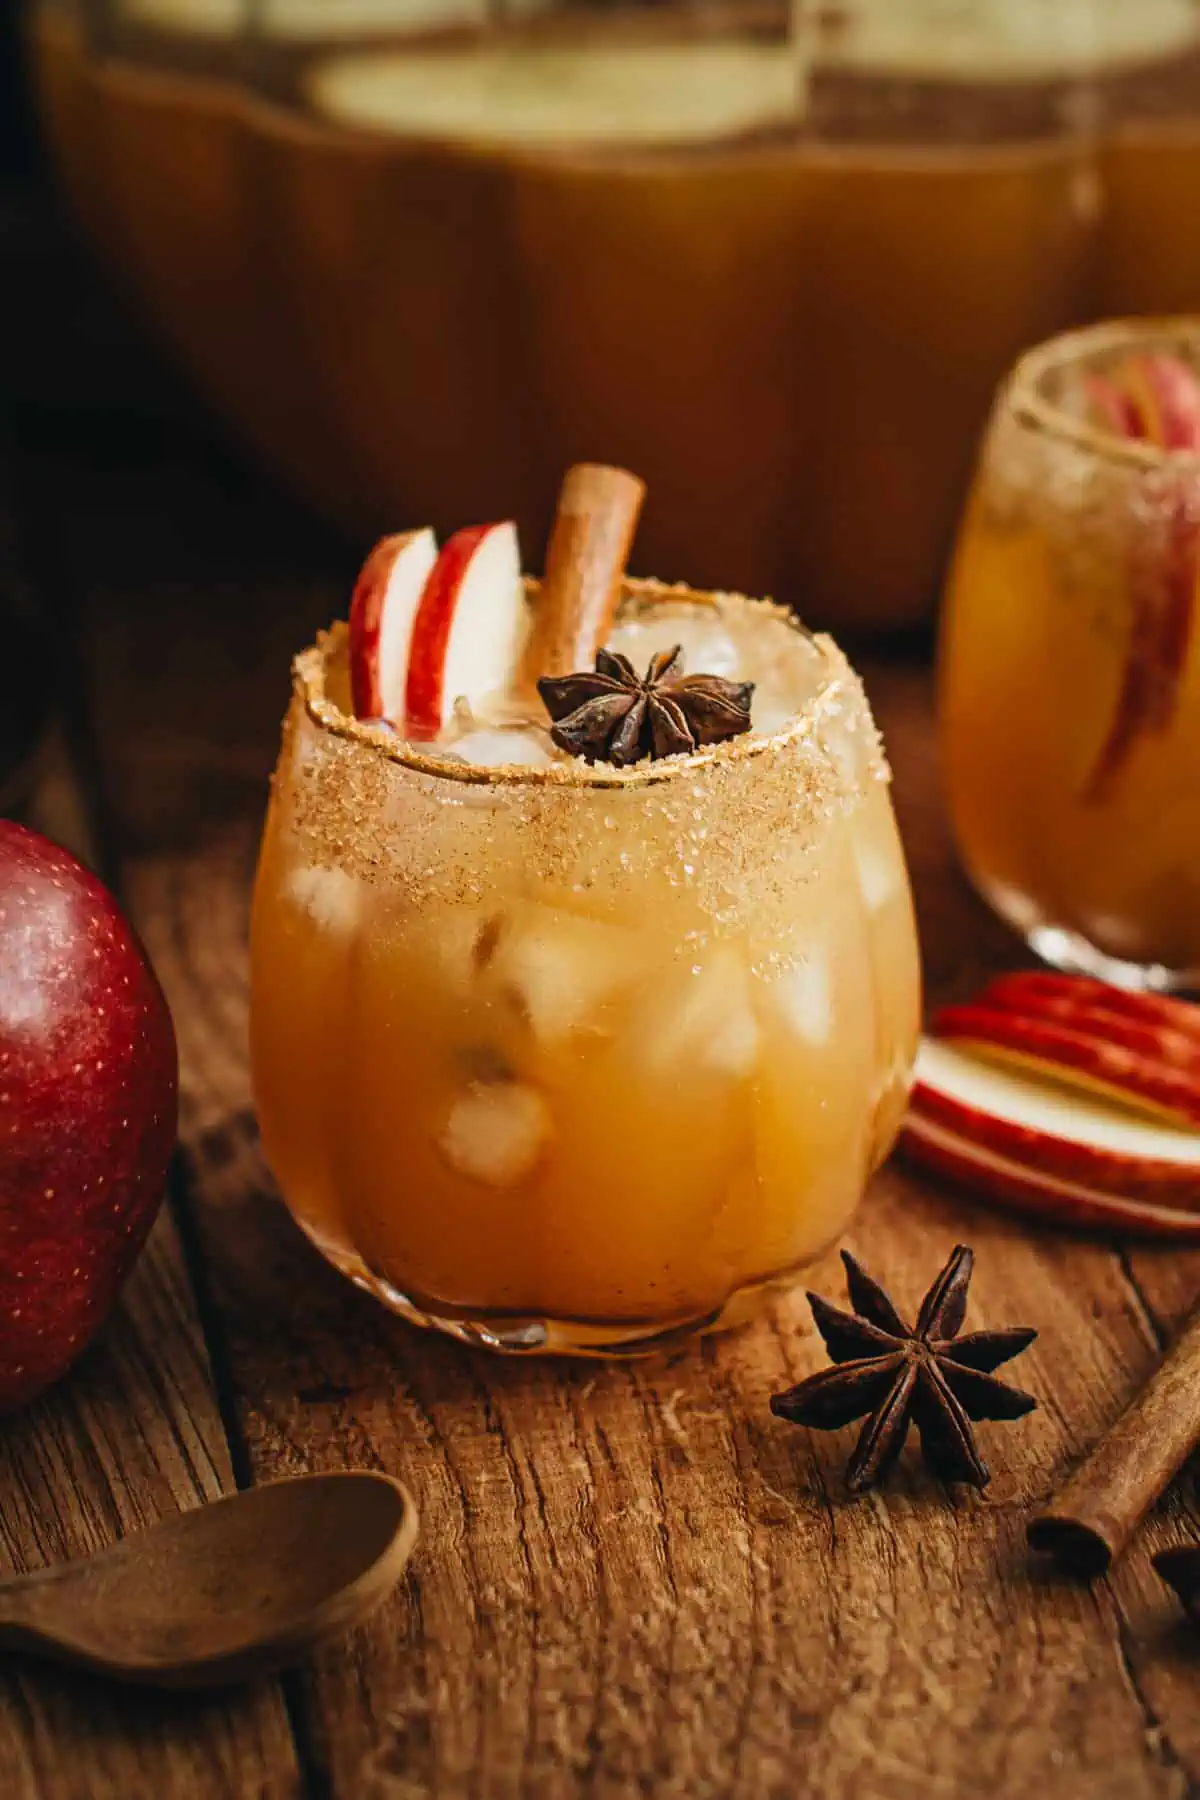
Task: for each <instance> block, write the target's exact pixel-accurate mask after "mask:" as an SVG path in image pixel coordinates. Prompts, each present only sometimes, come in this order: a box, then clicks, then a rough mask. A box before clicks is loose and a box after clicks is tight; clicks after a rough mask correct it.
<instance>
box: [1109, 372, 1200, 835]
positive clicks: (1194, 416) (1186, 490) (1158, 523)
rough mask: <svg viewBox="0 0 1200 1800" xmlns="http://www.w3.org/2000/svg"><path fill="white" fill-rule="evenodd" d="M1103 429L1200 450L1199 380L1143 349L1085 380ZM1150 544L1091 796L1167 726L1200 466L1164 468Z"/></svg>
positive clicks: (1140, 564) (1191, 614)
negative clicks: (1146, 739) (1148, 736)
mask: <svg viewBox="0 0 1200 1800" xmlns="http://www.w3.org/2000/svg"><path fill="white" fill-rule="evenodd" d="M1086 388H1087V396H1088V400H1089V402H1090V405H1091V411H1092V416H1093V420H1094V422H1095V423H1096V424H1098V425H1100V426H1102V427H1104V428H1105V429H1106V430H1108V431H1111V432H1113V433H1114V434H1115V435H1116V436H1118V437H1123V438H1128V439H1130V440H1131V441H1133V442H1138V443H1144V444H1147V445H1152V446H1154V447H1156V448H1158V449H1160V450H1166V451H1193V452H1200V376H1197V374H1196V372H1195V370H1193V369H1192V368H1191V367H1190V366H1189V365H1188V364H1187V363H1186V362H1184V361H1183V359H1182V358H1181V357H1177V356H1170V355H1167V354H1165V353H1163V352H1151V351H1144V352H1139V353H1137V354H1135V355H1131V356H1127V357H1125V358H1124V359H1123V360H1122V361H1121V362H1120V363H1119V364H1118V365H1117V366H1116V367H1115V368H1114V369H1113V370H1112V371H1111V372H1109V373H1106V374H1097V373H1093V374H1090V375H1089V376H1088V377H1087V381H1086ZM1156 512H1157V517H1156V519H1155V522H1154V523H1155V529H1154V530H1153V531H1152V532H1151V534H1150V536H1151V538H1152V539H1153V541H1152V542H1149V543H1145V544H1140V543H1139V545H1138V547H1137V549H1136V551H1135V554H1134V557H1133V559H1132V561H1131V566H1130V570H1129V580H1130V584H1131V589H1132V592H1131V621H1130V631H1129V647H1128V650H1127V652H1126V662H1125V673H1124V678H1123V680H1122V683H1121V689H1120V693H1119V695H1118V698H1117V706H1116V711H1115V713H1114V715H1113V719H1112V723H1111V725H1110V727H1109V731H1108V735H1107V737H1106V738H1105V740H1104V743H1103V745H1102V747H1101V751H1100V755H1099V757H1098V759H1097V761H1096V764H1095V766H1094V768H1093V770H1092V773H1091V775H1090V777H1089V779H1088V783H1087V787H1086V789H1085V793H1084V797H1085V798H1086V799H1089V800H1096V801H1101V800H1103V799H1105V797H1106V796H1107V795H1108V794H1110V793H1111V792H1112V789H1113V787H1114V785H1115V783H1116V782H1117V781H1118V779H1119V778H1120V775H1121V771H1122V770H1123V768H1124V767H1125V764H1126V763H1127V761H1128V760H1129V757H1130V755H1131V754H1132V752H1133V750H1134V749H1135V747H1136V745H1137V743H1138V741H1139V739H1140V738H1141V737H1142V736H1144V735H1145V734H1146V733H1147V732H1163V731H1166V730H1168V729H1169V727H1170V725H1171V722H1172V720H1173V718H1174V716H1175V709H1176V706H1177V704H1178V700H1179V690H1180V686H1181V683H1182V680H1183V673H1184V669H1185V668H1186V665H1187V658H1188V650H1189V647H1190V644H1191V640H1192V633H1193V630H1194V627H1195V612H1196V584H1197V578H1198V573H1200V469H1188V468H1186V467H1185V468H1179V469H1175V468H1173V467H1171V466H1169V465H1167V466H1164V468H1163V470H1162V472H1161V493H1160V494H1159V495H1158V497H1157V507H1156Z"/></svg>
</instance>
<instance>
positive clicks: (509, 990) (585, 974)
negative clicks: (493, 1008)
mask: <svg viewBox="0 0 1200 1800" xmlns="http://www.w3.org/2000/svg"><path fill="white" fill-rule="evenodd" d="M635 943H636V940H635V938H634V936H633V934H632V933H631V932H628V931H625V930H623V929H622V928H621V927H620V926H618V925H606V924H604V923H603V922H602V921H600V920H598V919H589V918H585V917H584V916H582V915H581V914H579V913H569V912H559V911H557V910H556V909H555V908H553V907H549V906H542V905H541V904H539V903H538V902H536V901H529V902H525V903H524V904H522V905H520V906H518V907H517V908H516V910H515V911H513V912H512V913H511V914H510V915H509V916H508V917H507V919H506V921H505V923H504V925H503V926H502V928H501V930H500V934H499V938H498V940H497V943H496V949H495V952H494V954H493V956H492V958H491V961H490V963H489V966H488V974H489V978H490V979H495V980H496V981H498V982H499V983H500V984H501V988H502V991H503V992H504V993H505V994H506V995H507V997H508V998H510V999H511V1000H512V1001H513V1002H515V1004H516V1005H517V1007H518V1008H519V1010H520V1011H521V1013H522V1014H523V1015H524V1017H525V1018H526V1019H527V1021H528V1023H529V1027H530V1029H531V1031H532V1032H533V1035H534V1037H535V1038H536V1039H537V1041H538V1042H539V1043H540V1044H544V1045H556V1044H560V1043H562V1042H563V1040H564V1039H566V1038H567V1037H569V1036H570V1035H571V1034H572V1033H573V1032H576V1031H580V1030H586V1029H589V1028H590V1029H599V1028H602V1025H603V1020H602V1017H601V1015H602V1013H603V1009H604V1007H605V1005H606V1004H607V1003H608V1002H609V1001H611V1000H612V999H613V998H615V997H616V995H618V994H619V993H620V992H621V991H622V989H624V988H627V987H629V986H630V985H631V984H632V983H633V982H635V981H636V980H637V978H638V972H639V971H638V965H637V962H636V959H635V956H634V953H633V952H634V946H635Z"/></svg>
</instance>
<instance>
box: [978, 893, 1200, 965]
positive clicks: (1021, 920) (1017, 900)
mask: <svg viewBox="0 0 1200 1800" xmlns="http://www.w3.org/2000/svg"><path fill="white" fill-rule="evenodd" d="M968 873H969V875H970V879H971V882H972V885H973V886H974V888H975V891H976V893H977V894H978V895H979V897H980V899H981V900H982V901H983V902H984V903H985V905H987V906H990V907H991V909H992V911H993V912H994V913H996V914H997V915H998V917H999V918H1001V919H1003V920H1004V923H1005V924H1006V925H1011V927H1012V929H1013V930H1014V931H1015V932H1017V933H1019V935H1020V936H1021V937H1023V938H1024V940H1025V942H1026V943H1027V944H1028V945H1029V948H1030V949H1031V950H1032V951H1033V952H1034V954H1035V955H1037V956H1040V957H1041V959H1042V961H1043V962H1046V963H1049V964H1050V966H1051V968H1054V969H1061V970H1062V971H1063V973H1064V975H1091V976H1092V977H1093V978H1094V979H1095V980H1096V981H1107V982H1108V983H1109V984H1110V986H1112V987H1119V988H1126V989H1129V990H1130V991H1132V992H1135V993H1143V994H1147V993H1149V994H1187V993H1197V992H1200V968H1195V969H1172V968H1168V967H1167V966H1166V964H1164V963H1140V962H1129V961H1127V960H1126V958H1124V957H1121V956H1109V955H1108V953H1107V952H1106V951H1104V950H1101V949H1099V948H1098V947H1097V946H1096V945H1095V944H1094V943H1093V942H1092V941H1091V939H1090V938H1087V937H1085V936H1084V935H1083V933H1082V932H1081V931H1072V930H1071V929H1070V928H1069V927H1068V926H1066V925H1054V924H1051V923H1050V921H1049V920H1047V919H1046V918H1045V917H1043V915H1042V914H1041V912H1040V911H1039V909H1038V908H1037V907H1036V906H1035V905H1034V904H1033V903H1032V902H1031V901H1030V900H1028V899H1027V898H1026V897H1025V896H1024V895H1023V894H1022V893H1021V892H1020V891H1019V890H1018V889H1015V888H1011V887H1008V886H1007V885H1005V884H1003V883H1000V882H992V881H986V880H984V879H983V878H982V877H981V875H980V874H979V872H978V871H977V870H969V871H968Z"/></svg>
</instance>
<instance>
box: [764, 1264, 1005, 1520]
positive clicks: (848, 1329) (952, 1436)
mask: <svg viewBox="0 0 1200 1800" xmlns="http://www.w3.org/2000/svg"><path fill="white" fill-rule="evenodd" d="M842 1261H843V1262H844V1263H845V1265H846V1287H847V1290H848V1292H849V1295H850V1300H851V1303H852V1304H853V1307H854V1312H853V1313H845V1312H841V1311H839V1309H838V1308H837V1307H836V1306H831V1305H830V1303H829V1301H828V1300H822V1298H821V1296H820V1295H819V1294H809V1296H808V1303H809V1305H810V1306H811V1307H812V1313H813V1318H814V1319H815V1320H816V1324H817V1330H818V1331H819V1332H820V1333H821V1336H822V1337H823V1338H824V1340H825V1347H826V1349H827V1350H828V1351H829V1354H830V1356H831V1357H832V1358H833V1360H834V1363H835V1365H836V1366H835V1367H834V1368H832V1369H822V1370H821V1372H820V1374H818V1375H812V1376H810V1377H809V1379H808V1380H807V1381H802V1382H801V1383H800V1384H799V1386H798V1387H794V1388H789V1389H788V1391H787V1392H786V1393H784V1394H776V1395H774V1396H773V1397H772V1400H771V1411H772V1412H773V1413H775V1414H777V1415H778V1417H779V1418H781V1419H790V1420H791V1422H792V1423H793V1424H794V1425H810V1426H812V1427H814V1429H816V1430H817V1431H836V1430H837V1429H838V1428H839V1427H840V1426H842V1425H849V1424H850V1422H851V1420H853V1419H861V1418H862V1417H863V1415H864V1414H869V1415H870V1416H869V1417H868V1419H867V1422H866V1424H865V1425H864V1426H863V1429H862V1431H861V1433H860V1434H859V1439H858V1443H857V1444H856V1445H855V1447H854V1454H853V1456H852V1457H851V1458H850V1464H849V1467H848V1468H847V1470H846V1485H847V1487H848V1488H849V1490H850V1492H851V1493H852V1494H861V1493H865V1491H866V1490H867V1488H869V1487H872V1486H873V1485H874V1484H875V1482H876V1481H878V1480H879V1478H880V1476H881V1475H883V1474H884V1473H885V1472H886V1471H887V1470H888V1469H889V1468H890V1467H891V1465H892V1464H893V1463H894V1462H895V1460H896V1458H897V1456H899V1454H900V1450H901V1446H902V1445H903V1443H904V1440H905V1438H906V1437H907V1436H908V1430H909V1426H910V1425H912V1424H915V1425H916V1427H917V1430H918V1431H919V1432H920V1434H921V1453H922V1455H923V1456H924V1458H925V1461H926V1462H927V1463H928V1465H929V1467H930V1468H931V1469H932V1470H933V1472H934V1474H935V1475H938V1476H940V1477H941V1479H942V1480H943V1481H965V1482H969V1483H970V1485H971V1486H972V1487H986V1486H987V1483H988V1479H989V1476H988V1469H987V1464H986V1463H985V1462H984V1461H983V1459H982V1458H981V1457H980V1455H979V1452H978V1450H977V1449H976V1448H975V1441H974V1438H973V1436H972V1433H971V1420H972V1419H1019V1418H1020V1417H1021V1415H1022V1414H1023V1413H1027V1412H1031V1411H1032V1409H1033V1408H1034V1407H1035V1406H1036V1405H1037V1401H1036V1400H1035V1399H1034V1398H1033V1396H1032V1394H1025V1393H1022V1392H1021V1390H1020V1389H1019V1388H1013V1387H1008V1386H1007V1385H1006V1384H1005V1383H1004V1382H1003V1381H997V1380H996V1379H995V1378H994V1376H993V1375H992V1373H991V1371H992V1370H993V1369H996V1368H999V1366H1000V1364H1001V1363H1005V1362H1008V1361H1009V1359H1010V1358H1011V1357H1014V1356H1019V1355H1020V1353H1021V1351H1022V1350H1025V1349H1027V1348H1028V1346H1029V1345H1030V1344H1031V1343H1032V1342H1033V1340H1034V1338H1035V1337H1036V1336H1037V1332H1036V1331H1030V1330H1027V1329H1025V1328H1024V1327H1022V1326H1016V1327H1014V1328H1013V1329H1011V1330H1009V1331H973V1332H969V1333H968V1334H967V1336H966V1337H959V1336H958V1332H959V1330H960V1328H961V1326H962V1322H963V1319H964V1317H965V1315H966V1310H967V1286H968V1284H969V1282H970V1279H971V1270H972V1268H973V1267H974V1263H975V1255H974V1252H973V1251H971V1250H968V1249H967V1247H966V1245H965V1244H957V1245H955V1248H954V1250H953V1252H952V1253H951V1256H950V1260H949V1262H948V1263H947V1264H946V1266H945V1268H944V1269H943V1270H942V1272H941V1274H940V1275H939V1276H938V1278H937V1280H936V1281H935V1282H934V1284H933V1286H932V1287H931V1288H930V1290H929V1292H928V1293H927V1294H926V1296H925V1298H924V1300H923V1301H922V1302H921V1310H920V1312H919V1313H918V1315H917V1323H916V1326H915V1327H913V1326H911V1325H906V1324H905V1322H904V1320H903V1319H902V1318H901V1316H900V1314H899V1313H898V1312H897V1311H896V1308H895V1307H894V1306H893V1304H892V1302H891V1300H890V1299H889V1298H888V1296H887V1294H885V1293H884V1291H883V1289H882V1288H881V1287H880V1286H879V1283H878V1282H877V1281H874V1280H872V1278H871V1276H870V1275H868V1274H867V1272H866V1270H865V1269H864V1268H863V1267H862V1265H861V1264H860V1263H857V1262H856V1261H855V1260H854V1258H853V1257H852V1256H851V1255H850V1252H849V1251H848V1250H843V1251H842Z"/></svg>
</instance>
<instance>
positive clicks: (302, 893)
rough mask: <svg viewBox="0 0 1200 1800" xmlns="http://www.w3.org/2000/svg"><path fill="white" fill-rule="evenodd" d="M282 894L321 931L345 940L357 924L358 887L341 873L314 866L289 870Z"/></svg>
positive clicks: (353, 880)
mask: <svg viewBox="0 0 1200 1800" xmlns="http://www.w3.org/2000/svg"><path fill="white" fill-rule="evenodd" d="M286 891H287V894H288V898H289V899H290V900H291V901H292V903H293V905H295V906H298V907H299V908H300V909H301V911H302V912H306V913H307V914H308V915H309V917H310V918H311V919H313V920H314V921H315V922H316V923H317V924H318V925H319V926H320V927H321V928H322V930H323V931H332V932H337V933H339V934H340V935H342V936H349V934H350V933H351V932H352V931H353V930H354V928H355V926H356V924H357V923H358V915H359V907H360V903H361V896H360V892H359V884H358V882H357V881H356V880H355V879H354V877H353V876H352V875H347V874H346V872H345V870H344V869H321V868H317V867H316V866H315V865H314V864H310V865H309V866H308V867H306V868H300V869H293V870H292V873H291V874H290V875H289V876H288V878H287V883H286Z"/></svg>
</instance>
